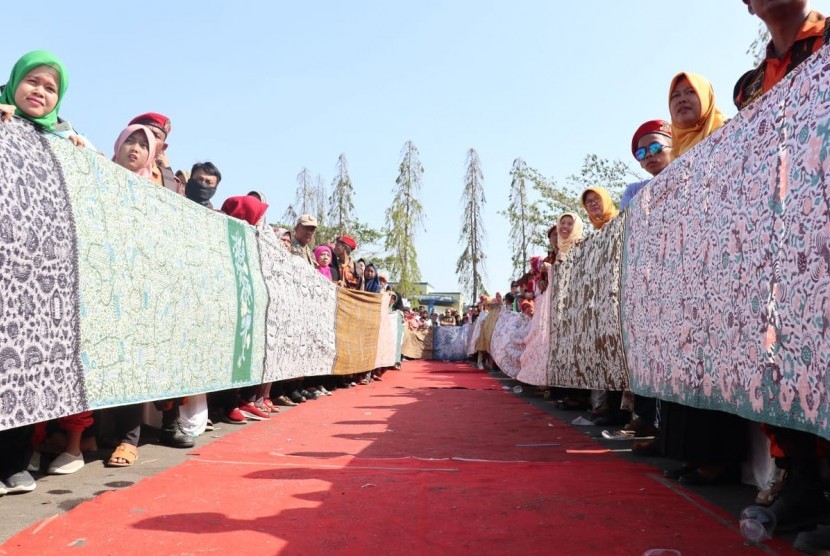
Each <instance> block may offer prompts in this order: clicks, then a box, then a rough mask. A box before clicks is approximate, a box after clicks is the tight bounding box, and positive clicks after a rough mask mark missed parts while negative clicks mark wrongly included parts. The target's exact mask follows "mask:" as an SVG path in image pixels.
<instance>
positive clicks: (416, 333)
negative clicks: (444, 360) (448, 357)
mask: <svg viewBox="0 0 830 556" xmlns="http://www.w3.org/2000/svg"><path fill="white" fill-rule="evenodd" d="M434 342H435V334H434V332H433V327H430V328H420V329H418V330H412V329H411V328H409V325H408V324H404V332H403V343H402V345H401V354H402V355H403V356H404V357H406V358H407V359H432V352H433V344H434Z"/></svg>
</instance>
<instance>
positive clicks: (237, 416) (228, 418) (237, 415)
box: [222, 407, 248, 425]
mask: <svg viewBox="0 0 830 556" xmlns="http://www.w3.org/2000/svg"><path fill="white" fill-rule="evenodd" d="M222 421H224V422H225V423H230V424H231V425H244V424H245V423H247V422H248V420H247V419H245V416H244V415H242V412H241V411H239V408H238V407H234V408H233V409H231V410H230V411H228V412H227V413H225V414H224V415H223V416H222Z"/></svg>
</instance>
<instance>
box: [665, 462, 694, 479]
mask: <svg viewBox="0 0 830 556" xmlns="http://www.w3.org/2000/svg"><path fill="white" fill-rule="evenodd" d="M695 469H697V467H696V466H694V465H684V466H683V467H679V468H677V469H666V470H665V471H663V476H664V477H665V478H667V479H673V480H675V481H677V480H678V479H680V477H682V476H683V475H688V474H689V473H691V472H692V471H694V470H695Z"/></svg>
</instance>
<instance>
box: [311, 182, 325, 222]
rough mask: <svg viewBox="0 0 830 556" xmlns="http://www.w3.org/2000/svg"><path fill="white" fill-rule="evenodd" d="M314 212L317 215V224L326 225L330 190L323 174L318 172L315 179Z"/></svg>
mask: <svg viewBox="0 0 830 556" xmlns="http://www.w3.org/2000/svg"><path fill="white" fill-rule="evenodd" d="M314 214H315V215H316V216H317V225H318V226H322V225H325V223H326V215H327V214H328V192H327V191H326V183H325V182H324V181H323V176H321V175H320V174H317V177H316V178H315V179H314Z"/></svg>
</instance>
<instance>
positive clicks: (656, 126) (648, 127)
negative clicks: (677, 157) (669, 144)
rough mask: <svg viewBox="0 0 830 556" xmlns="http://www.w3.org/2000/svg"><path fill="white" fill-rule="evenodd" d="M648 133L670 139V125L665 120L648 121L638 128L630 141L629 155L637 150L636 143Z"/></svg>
mask: <svg viewBox="0 0 830 556" xmlns="http://www.w3.org/2000/svg"><path fill="white" fill-rule="evenodd" d="M649 133H659V134H660V135H665V136H666V137H668V138H669V139H671V124H670V123H669V122H667V121H665V120H650V121H648V122H646V123H644V124H643V125H641V126H640V127H638V128H637V131H635V132H634V137H633V138H632V139H631V154H634V151H636V150H637V142H638V141H639V140H640V138H641V137H642V136H643V135H648V134H649Z"/></svg>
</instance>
